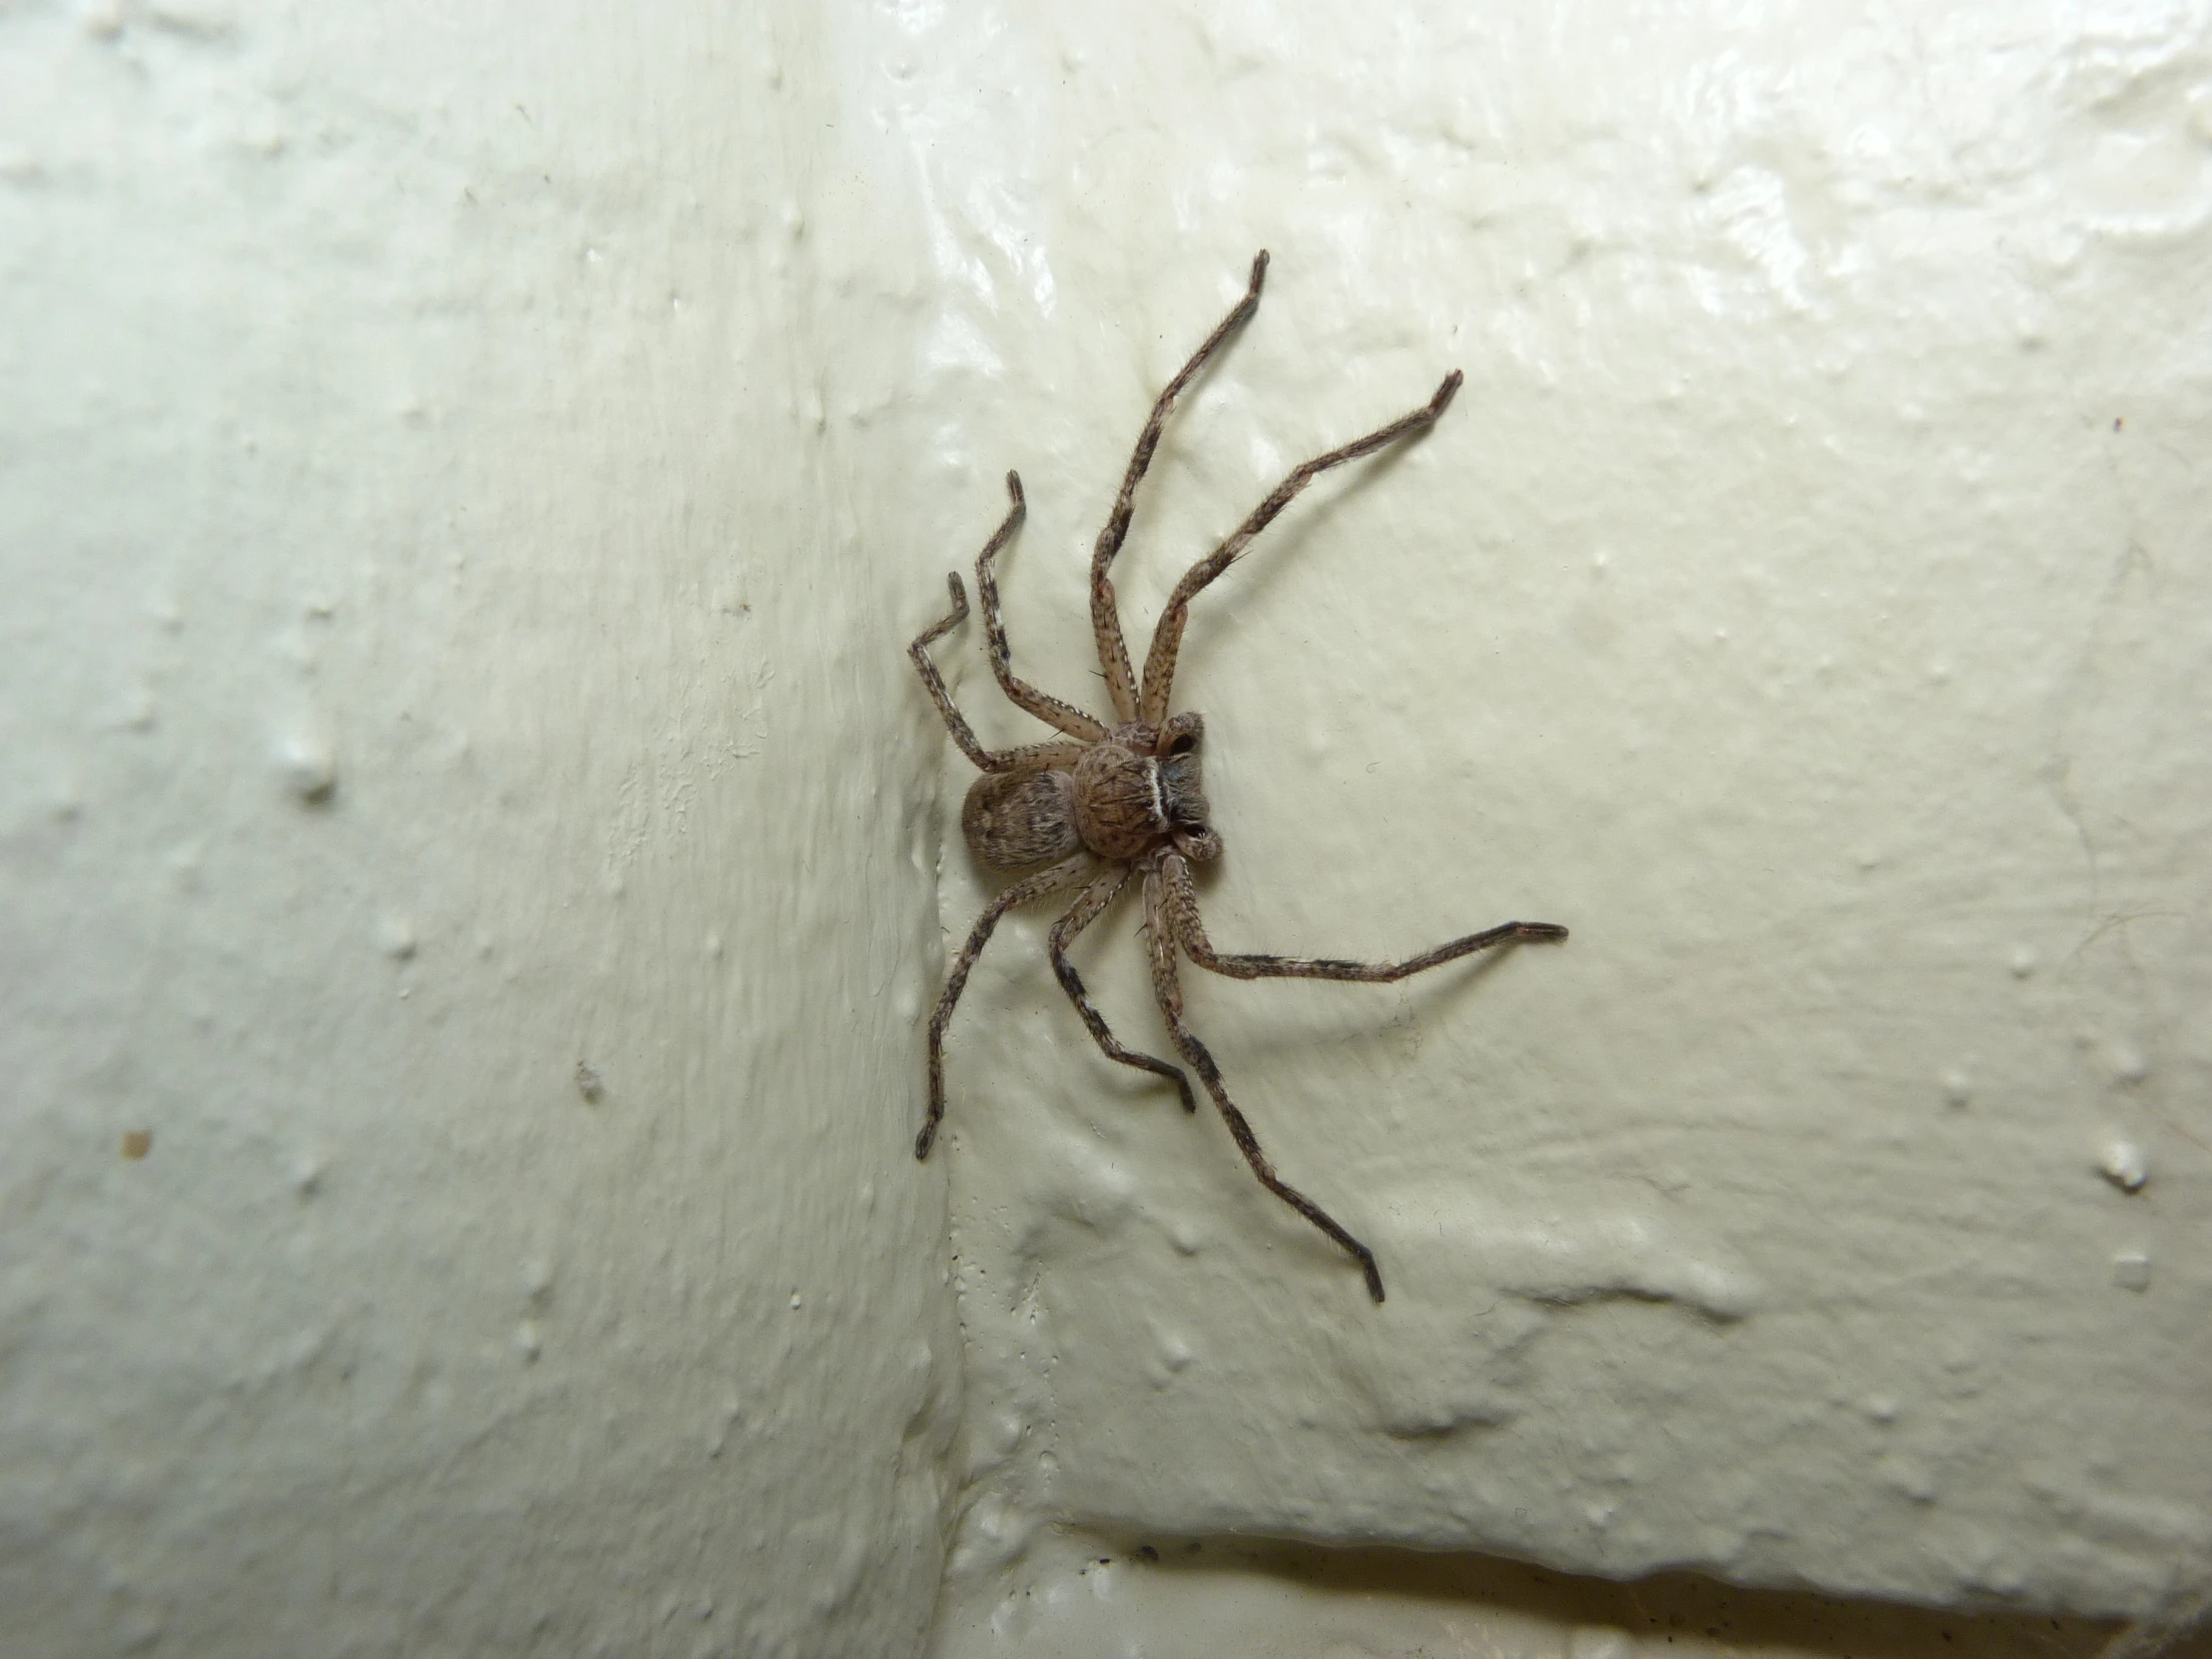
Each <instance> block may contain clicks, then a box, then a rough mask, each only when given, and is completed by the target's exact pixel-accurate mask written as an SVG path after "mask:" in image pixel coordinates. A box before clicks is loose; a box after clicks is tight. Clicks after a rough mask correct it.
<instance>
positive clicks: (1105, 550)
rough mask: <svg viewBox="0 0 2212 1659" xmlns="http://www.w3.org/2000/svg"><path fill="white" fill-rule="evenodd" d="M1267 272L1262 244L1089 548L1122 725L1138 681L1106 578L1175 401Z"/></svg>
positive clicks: (1096, 617)
mask: <svg viewBox="0 0 2212 1659" xmlns="http://www.w3.org/2000/svg"><path fill="white" fill-rule="evenodd" d="M1267 276H1268V253H1267V250H1266V249H1264V248H1263V249H1261V250H1260V252H1259V253H1258V254H1257V255H1256V256H1254V258H1253V261H1252V279H1251V281H1250V282H1249V283H1248V284H1247V285H1246V287H1245V292H1244V297H1243V298H1242V299H1240V300H1238V301H1237V302H1236V304H1235V305H1233V306H1231V307H1230V310H1229V314H1228V315H1227V316H1225V317H1223V318H1222V319H1221V321H1219V322H1218V323H1216V324H1215V325H1214V331H1213V332H1212V333H1210V334H1208V335H1207V336H1206V339H1205V343H1203V344H1202V345H1200V346H1199V348H1198V349H1197V350H1196V351H1194V352H1192V353H1191V360H1190V361H1189V362H1187V363H1185V364H1184V365H1183V368H1182V371H1181V372H1180V373H1178V374H1177V375H1176V377H1175V378H1174V379H1172V380H1170V381H1169V382H1168V383H1167V389H1166V390H1165V391H1163V392H1161V393H1160V396H1159V399H1158V400H1157V401H1156V402H1155V403H1154V404H1153V405H1152V416H1151V418H1150V419H1148V420H1147V421H1146V422H1145V423H1144V430H1143V431H1142V432H1140V433H1138V434H1137V447H1136V450H1135V452H1134V453H1133V454H1131V455H1130V457H1129V470H1128V471H1126V472H1124V473H1123V474H1122V475H1121V492H1120V493H1119V494H1118V495H1116V496H1115V497H1114V510H1113V511H1112V512H1111V513H1109V514H1107V515H1106V527H1105V528H1104V529H1103V530H1101V531H1099V533H1098V542H1097V544H1096V545H1095V546H1094V547H1093V548H1092V549H1091V629H1092V631H1093V632H1094V633H1096V634H1097V636H1098V666H1099V667H1100V668H1101V669H1103V670H1104V671H1105V674H1106V691H1107V694H1108V695H1109V696H1110V697H1112V698H1113V700H1114V719H1115V720H1117V721H1119V722H1120V723H1122V724H1123V725H1127V724H1128V723H1129V722H1130V721H1133V720H1135V719H1136V718H1137V680H1136V675H1135V673H1134V671H1133V670H1132V669H1131V667H1130V664H1129V645H1128V642H1127V641H1126V640H1124V639H1123V638H1122V633H1121V610H1120V607H1119V606H1118V605H1117V604H1116V602H1115V599H1114V584H1113V583H1112V582H1111V581H1110V580H1109V579H1108V578H1107V575H1106V570H1107V567H1108V566H1109V565H1111V564H1112V563H1113V562H1114V555H1115V554H1117V553H1119V552H1120V551H1121V544H1122V541H1123V539H1124V538H1125V537H1126V536H1127V535H1128V534H1129V518H1130V515H1131V514H1132V513H1133V512H1135V511H1136V498H1137V484H1138V482H1139V481H1140V480H1141V479H1143V477H1144V475H1145V469H1146V468H1147V467H1149V466H1150V465H1151V464H1152V452H1153V451H1154V450H1155V449H1157V448H1158V447H1159V446H1160V429H1161V428H1162V427H1163V426H1165V425H1166V424H1167V418H1168V414H1169V412H1170V411H1171V410H1173V409H1174V407H1175V400H1176V399H1177V398H1178V397H1180V396H1182V395H1183V392H1184V390H1185V389H1186V388H1187V387H1188V386H1189V385H1190V383H1191V380H1192V378H1193V377H1194V376H1195V375H1196V374H1197V373H1198V371H1199V370H1200V369H1201V368H1204V367H1205V366H1206V360H1207V359H1208V358H1209V357H1211V356H1213V354H1214V353H1215V352H1216V351H1219V350H1220V349H1221V348H1222V344H1223V342H1224V341H1226V340H1227V339H1228V338H1229V336H1230V335H1231V334H1233V333H1235V332H1236V331H1237V329H1238V327H1239V326H1240V325H1242V324H1243V323H1244V322H1246V321H1247V320H1248V319H1249V318H1250V317H1251V315H1252V313H1253V312H1254V311H1256V310H1258V309H1259V308H1260V287H1261V284H1262V283H1263V282H1265V281H1266V280H1267ZM1160 718H1164V717H1160ZM1155 724H1157V721H1155Z"/></svg>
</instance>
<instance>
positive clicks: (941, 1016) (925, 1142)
mask: <svg viewBox="0 0 2212 1659" xmlns="http://www.w3.org/2000/svg"><path fill="white" fill-rule="evenodd" d="M1097 863H1098V860H1097V859H1096V858H1094V857H1092V856H1091V855H1090V854H1089V853H1088V852H1078V853H1077V854H1076V855H1075V856H1074V857H1072V858H1063V859H1062V860H1061V861H1060V862H1058V863H1056V864H1054V865H1052V866H1051V867H1050V868H1049V869H1041V870H1039V871H1038V872H1037V873H1036V874H1034V875H1032V876H1030V877H1029V878H1028V879H1027V880H1026V881H1016V882H1015V883H1014V884H1013V885H1012V886H1010V887H1008V888H1007V889H1006V890H1005V891H1004V892H1002V893H1000V894H999V895H998V896H997V897H996V898H994V899H992V900H991V901H990V904H989V905H988V906H987V907H986V908H985V909H984V911H983V913H982V914H981V915H979V916H977V917H976V918H975V925H974V927H973V928H971V929H970V930H969V932H968V938H967V943H966V944H965V945H963V946H962V947H961V949H960V954H959V956H958V958H957V959H956V960H955V961H954V962H953V964H952V971H951V972H950V973H948V974H946V975H945V979H944V990H943V991H942V992H940V993H939V995H938V997H937V1006H936V1010H935V1011H934V1012H933V1013H931V1014H930V1016H929V1115H928V1117H927V1118H926V1119H925V1120H924V1121H923V1123H922V1126H921V1133H920V1134H918V1135H916V1136H915V1137H914V1156H915V1157H916V1158H926V1157H928V1156H929V1148H930V1147H931V1146H932V1145H934V1144H935V1143H936V1139H937V1124H938V1123H939V1122H940V1121H941V1120H942V1119H943V1117H944V1028H945V1027H946V1026H947V1025H949V1024H951V1023H952V1006H953V1004H954V1003H956V1002H958V1001H959V1000H960V992H961V990H962V989H964V988H965V987H966V985H967V978H968V973H969V970H971V969H972V968H973V967H974V966H975V959H976V957H978V956H980V955H982V954H983V946H985V945H986V944H988V943H990V940H991V933H992V930H993V929H995V928H996V927H997V926H998V923H999V918H1000V917H1002V916H1004V915H1005V913H1006V912H1007V911H1008V910H1011V909H1012V908H1014V906H1015V905H1017V904H1026V903H1028V902H1029V901H1030V900H1031V899H1034V898H1042V897H1044V896H1045V895H1046V894H1047V893H1053V892H1058V891H1059V890H1060V889H1061V888H1062V887H1069V886H1073V885H1074V884H1075V883H1076V882H1077V881H1079V880H1081V879H1082V878H1083V877H1084V876H1085V875H1087V874H1089V873H1090V871H1091V870H1092V869H1093V868H1095V867H1096V865H1097Z"/></svg>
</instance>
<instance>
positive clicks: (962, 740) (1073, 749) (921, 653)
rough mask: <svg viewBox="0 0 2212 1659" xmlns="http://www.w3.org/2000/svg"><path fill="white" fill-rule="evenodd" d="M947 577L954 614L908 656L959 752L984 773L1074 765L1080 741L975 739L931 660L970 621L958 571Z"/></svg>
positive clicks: (910, 648) (916, 642)
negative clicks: (933, 649) (934, 648)
mask: <svg viewBox="0 0 2212 1659" xmlns="http://www.w3.org/2000/svg"><path fill="white" fill-rule="evenodd" d="M944 580H945V586H946V587H948V588H949V589H951V590H952V614H951V615H950V616H948V617H946V618H945V619H944V620H943V621H942V622H940V623H938V624H937V625H936V626H935V627H934V628H931V629H929V630H928V631H927V632H925V633H923V634H921V635H919V636H918V637H917V638H916V639H915V640H914V643H913V644H911V645H909V646H908V647H907V648H906V655H907V656H909V657H911V658H913V660H914V668H915V670H916V671H917V672H919V674H920V675H921V683H922V684H923V685H924V686H926V687H927V688H928V689H929V697H930V701H932V702H933V703H935V704H936V706H937V713H938V714H940V715H942V716H943V717H944V724H945V727H946V729H947V730H949V731H950V732H951V734H952V741H953V742H954V743H956V744H958V745H959V746H960V753H961V754H963V755H965V756H966V757H967V758H968V759H969V760H971V761H973V762H974V763H975V764H976V765H977V766H978V767H980V768H981V769H982V770H983V771H985V772H1043V771H1046V770H1048V769H1050V768H1052V767H1056V766H1073V765H1074V764H1075V761H1076V758H1077V757H1078V756H1080V755H1081V754H1082V753H1083V745H1081V744H1079V743H1069V742H1066V741H1064V740H1055V741H1053V742H1049V743H1033V744H1028V745H1025V746H1024V747H1022V748H1020V749H985V748H984V747H983V746H982V745H981V744H979V743H977V742H976V741H975V733H974V732H973V731H972V730H970V729H969V727H968V723H967V717H966V716H964V715H962V714H961V713H960V710H959V707H958V705H957V704H955V703H954V702H953V701H952V694H951V693H950V692H948V691H946V690H945V689H944V677H943V676H942V675H940V674H938V672H937V665H936V664H935V663H933V662H931V661H930V660H929V647H930V646H931V645H933V644H935V643H936V642H937V641H938V640H940V639H942V638H943V637H944V636H945V635H946V634H948V633H950V632H951V631H952V630H953V629H954V628H956V627H958V626H959V625H960V624H961V623H963V622H965V621H966V620H967V590H966V589H964V588H962V587H961V586H960V577H959V573H958V572H957V571H949V572H947V573H946V575H945V579H944Z"/></svg>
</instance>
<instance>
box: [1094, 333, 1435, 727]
mask: <svg viewBox="0 0 2212 1659" xmlns="http://www.w3.org/2000/svg"><path fill="white" fill-rule="evenodd" d="M1461 378H1462V376H1461V374H1460V373H1459V371H1458V370H1457V369H1456V368H1455V369H1453V370H1452V371H1451V372H1450V373H1449V374H1447V375H1445V376H1444V379H1443V384H1442V385H1440V386H1438V387H1437V388H1436V394H1435V396H1433V397H1431V398H1430V399H1429V400H1428V401H1427V402H1425V403H1423V404H1422V405H1421V406H1420V407H1419V408H1417V409H1415V410H1413V411H1412V412H1411V413H1410V414H1404V415H1400V416H1399V417H1398V418H1397V419H1395V420H1393V421H1391V422H1390V423H1389V424H1388V425H1387V426H1379V427H1377V428H1376V429H1375V430H1374V431H1372V432H1370V433H1369V434H1368V435H1367V436H1366V437H1364V438H1359V439H1356V440H1354V441H1353V442H1351V443H1348V444H1346V445H1345V446H1344V447H1343V448H1342V449H1332V450H1330V451H1329V453H1328V454H1326V455H1316V456H1315V457H1314V458H1313V459H1312V460H1310V461H1306V462H1304V463H1302V464H1300V465H1299V466H1296V467H1293V468H1292V469H1291V472H1290V475H1289V476H1288V477H1286V478H1285V479H1284V480H1283V481H1282V482H1281V483H1280V484H1278V485H1276V486H1275V490H1274V492H1273V493H1272V494H1271V495H1269V497H1268V498H1267V499H1266V500H1265V501H1263V502H1261V503H1260V505H1259V506H1257V507H1255V508H1253V510H1252V516H1251V517H1250V518H1248V519H1246V520H1245V521H1244V522H1243V523H1242V524H1240V525H1238V526H1237V529H1236V531H1235V533H1234V534H1232V535H1231V536H1230V537H1229V539H1228V540H1227V541H1225V542H1223V543H1222V544H1221V545H1220V546H1219V547H1217V548H1215V549H1214V551H1213V552H1211V553H1209V554H1208V555H1207V556H1206V557H1205V558H1203V559H1201V560H1199V561H1198V563H1197V564H1195V565H1193V566H1191V568H1190V569H1189V570H1187V571H1185V572H1184V574H1183V580H1182V581H1180V582H1178V583H1176V584H1175V591H1174V592H1173V593H1172V594H1170V595H1169V596H1168V603H1167V609H1166V610H1164V611H1162V612H1161V613H1160V621H1159V624H1158V626H1156V627H1155V628H1154V629H1153V633H1152V649H1151V650H1150V651H1149V652H1147V653H1146V654H1145V660H1144V698H1143V701H1142V704H1141V705H1140V712H1139V716H1138V718H1139V719H1142V720H1145V721H1148V722H1150V723H1151V724H1153V725H1158V724H1159V723H1160V722H1161V721H1163V720H1165V719H1167V717H1168V697H1169V694H1170V692H1171V691H1172V689H1173V687H1174V683H1175V657H1176V653H1177V652H1178V651H1179V650H1181V649H1182V645H1183V626H1184V624H1185V623H1186V622H1188V621H1189V620H1190V613H1189V606H1190V603H1191V601H1192V600H1193V599H1194V598H1196V597H1197V596H1198V594H1199V592H1200V590H1202V589H1203V588H1205V586H1206V585H1207V584H1208V583H1210V582H1211V581H1213V580H1214V578H1215V577H1217V576H1219V575H1220V574H1221V573H1222V572H1223V571H1225V570H1227V569H1228V568H1229V567H1230V566H1231V565H1233V564H1235V563H1236V562H1237V559H1238V557H1239V556H1240V555H1241V554H1242V553H1243V552H1244V550H1245V549H1246V547H1248V546H1250V545H1251V542H1252V538H1253V537H1255V536H1257V535H1258V534H1259V533H1260V532H1261V531H1262V530H1265V529H1266V528H1267V527H1268V526H1269V525H1270V524H1272V523H1273V522H1274V521H1275V517H1276V515H1277V514H1278V513H1280V512H1281V511H1282V510H1283V509H1284V508H1285V507H1288V506H1289V505H1290V504H1291V503H1292V501H1294V500H1296V499H1297V497H1298V494H1299V492H1300V491H1301V490H1303V489H1305V487H1306V486H1307V485H1308V484H1311V483H1312V482H1313V481H1314V480H1315V479H1316V478H1318V477H1320V476H1321V475H1322V474H1323V473H1325V472H1327V471H1328V470H1329V469H1330V468H1331V467H1333V466H1343V465H1344V464H1345V462H1347V461H1356V460H1358V459H1360V457H1361V456H1363V455H1372V454H1374V453H1375V452H1376V451H1377V450H1378V449H1382V448H1383V447H1384V446H1386V445H1388V444H1391V443H1394V442H1396V441H1397V440H1398V439H1399V438H1401V437H1403V436H1405V435H1406V434H1407V433H1408V432H1417V431H1420V430H1422V429H1423V428H1425V427H1427V426H1430V425H1432V424H1434V422H1435V420H1436V417H1437V416H1438V415H1440V414H1442V413H1443V412H1444V410H1445V408H1446V407H1447V406H1448V405H1449V404H1450V402H1451V398H1452V394H1453V393H1454V392H1456V391H1457V390H1458V389H1459V382H1460V380H1461Z"/></svg>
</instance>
